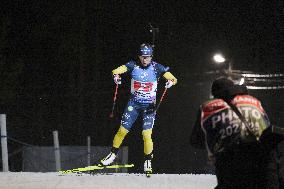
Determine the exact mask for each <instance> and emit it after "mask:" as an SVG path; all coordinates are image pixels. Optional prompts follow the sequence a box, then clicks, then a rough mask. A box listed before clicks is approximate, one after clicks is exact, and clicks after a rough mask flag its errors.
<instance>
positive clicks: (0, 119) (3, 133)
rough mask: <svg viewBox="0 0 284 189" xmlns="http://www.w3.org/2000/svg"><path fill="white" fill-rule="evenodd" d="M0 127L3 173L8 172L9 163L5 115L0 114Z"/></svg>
mask: <svg viewBox="0 0 284 189" xmlns="http://www.w3.org/2000/svg"><path fill="white" fill-rule="evenodd" d="M0 127H1V149H2V165H3V172H8V171H9V163H8V147H7V131H6V115H5V114H0Z"/></svg>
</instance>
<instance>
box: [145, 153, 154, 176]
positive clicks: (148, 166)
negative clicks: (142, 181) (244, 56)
mask: <svg viewBox="0 0 284 189" xmlns="http://www.w3.org/2000/svg"><path fill="white" fill-rule="evenodd" d="M152 158H153V154H152V153H151V154H149V155H146V156H145V162H144V172H145V174H146V177H148V178H149V177H150V176H151V175H152V162H151V160H152Z"/></svg>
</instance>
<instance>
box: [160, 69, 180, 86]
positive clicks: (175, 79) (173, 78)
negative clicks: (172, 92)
mask: <svg viewBox="0 0 284 189" xmlns="http://www.w3.org/2000/svg"><path fill="white" fill-rule="evenodd" d="M163 77H164V78H165V79H167V80H171V81H172V82H173V85H175V84H177V78H175V76H173V74H171V72H166V73H164V75H163Z"/></svg>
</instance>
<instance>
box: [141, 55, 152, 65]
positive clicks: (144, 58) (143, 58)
mask: <svg viewBox="0 0 284 189" xmlns="http://www.w3.org/2000/svg"><path fill="white" fill-rule="evenodd" d="M139 59H140V62H141V64H142V65H143V66H144V67H146V66H148V65H149V64H150V63H151V60H152V56H139Z"/></svg>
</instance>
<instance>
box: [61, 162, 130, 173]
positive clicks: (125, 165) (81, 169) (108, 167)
mask: <svg viewBox="0 0 284 189" xmlns="http://www.w3.org/2000/svg"><path fill="white" fill-rule="evenodd" d="M131 167H134V164H124V165H107V166H101V165H92V166H88V167H79V168H75V169H69V170H62V171H59V173H60V174H70V173H80V172H86V171H94V170H102V169H119V168H131Z"/></svg>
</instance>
